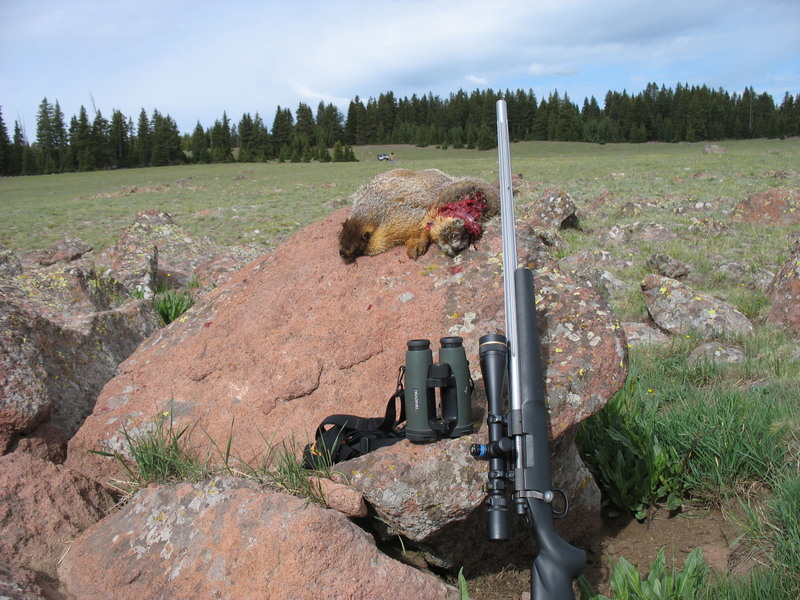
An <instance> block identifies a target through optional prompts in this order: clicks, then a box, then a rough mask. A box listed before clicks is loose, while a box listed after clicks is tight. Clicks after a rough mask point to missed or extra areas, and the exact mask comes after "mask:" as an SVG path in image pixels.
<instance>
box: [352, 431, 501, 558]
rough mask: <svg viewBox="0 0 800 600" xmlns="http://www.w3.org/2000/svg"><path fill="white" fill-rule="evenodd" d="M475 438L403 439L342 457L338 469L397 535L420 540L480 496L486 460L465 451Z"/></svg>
mask: <svg viewBox="0 0 800 600" xmlns="http://www.w3.org/2000/svg"><path fill="white" fill-rule="evenodd" d="M477 441H478V438H477V436H465V437H461V438H457V439H452V440H451V439H447V440H442V441H440V442H437V443H432V444H412V443H411V442H408V441H403V442H399V443H398V444H394V445H392V446H391V447H389V448H384V449H381V450H377V451H375V452H370V453H368V454H365V455H363V456H360V457H358V458H354V459H352V460H348V461H346V462H344V463H341V466H340V470H342V472H343V473H344V474H345V476H346V477H347V478H348V479H349V481H350V483H351V484H352V485H353V486H354V487H355V488H356V489H358V490H359V491H360V492H361V493H362V494H363V495H364V498H365V499H366V500H367V501H368V502H369V504H370V505H371V506H373V507H375V509H376V511H377V513H378V517H379V518H380V519H381V520H382V521H383V522H384V523H387V524H389V526H390V528H391V530H392V532H393V533H394V534H395V535H396V534H401V535H403V536H405V537H407V538H408V539H410V540H413V541H416V542H419V541H423V540H425V539H427V538H429V537H430V536H431V535H433V534H434V533H436V532H437V531H439V530H440V529H442V528H443V527H444V526H446V525H448V524H450V523H452V522H454V521H463V520H464V519H465V518H466V517H467V516H468V515H469V514H470V513H472V512H473V511H474V510H475V507H477V506H480V504H481V502H483V499H484V497H485V495H486V494H485V492H484V491H483V486H484V484H485V483H486V473H485V469H484V468H483V467H485V465H481V464H480V463H477V462H476V461H475V459H474V458H473V457H472V456H470V453H469V446H470V444H471V443H476V442H477ZM484 442H485V440H484ZM400 445H402V446H403V448H395V446H400Z"/></svg>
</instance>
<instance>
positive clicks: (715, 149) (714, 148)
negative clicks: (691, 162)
mask: <svg viewBox="0 0 800 600" xmlns="http://www.w3.org/2000/svg"><path fill="white" fill-rule="evenodd" d="M703 154H725V148H723V147H722V146H719V145H717V144H706V145H705V146H703Z"/></svg>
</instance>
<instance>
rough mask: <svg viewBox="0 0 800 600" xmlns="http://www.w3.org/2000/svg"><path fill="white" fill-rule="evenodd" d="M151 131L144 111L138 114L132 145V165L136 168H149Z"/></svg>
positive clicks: (151, 144)
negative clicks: (134, 138)
mask: <svg viewBox="0 0 800 600" xmlns="http://www.w3.org/2000/svg"><path fill="white" fill-rule="evenodd" d="M151 138H152V130H151V129H150V119H148V118H147V113H146V112H145V110H144V109H142V110H141V111H140V112H139V122H138V125H137V129H136V140H135V141H134V143H133V165H134V166H136V167H149V166H150V155H151V153H152V146H153V143H152V139H151Z"/></svg>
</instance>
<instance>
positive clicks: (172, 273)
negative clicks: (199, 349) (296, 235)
mask: <svg viewBox="0 0 800 600" xmlns="http://www.w3.org/2000/svg"><path fill="white" fill-rule="evenodd" d="M262 253H263V250H259V249H256V248H254V247H251V246H247V245H243V246H237V247H235V248H230V247H224V246H220V245H218V244H216V243H215V242H214V241H213V240H211V239H209V238H205V237H200V238H198V237H195V236H192V235H191V234H189V232H187V231H186V230H185V229H183V228H182V227H180V226H179V225H178V224H176V223H175V221H174V220H173V218H172V217H171V216H170V215H169V214H167V213H165V212H164V211H161V210H157V209H151V210H145V211H142V212H140V213H139V214H138V215H137V217H136V220H135V221H134V223H133V224H132V225H131V226H130V227H129V228H128V229H126V230H125V231H124V232H123V234H122V236H121V237H120V239H119V241H118V242H117V244H116V246H115V247H114V248H113V250H110V251H105V252H104V253H103V255H102V256H101V258H100V259H99V261H98V262H99V263H100V264H102V265H104V266H107V267H108V268H109V269H110V273H111V274H112V275H113V276H114V277H116V278H117V279H118V280H119V281H121V282H122V283H123V284H124V285H125V287H126V288H127V289H128V290H129V291H133V290H139V291H140V292H141V293H142V294H143V295H144V297H146V298H149V297H152V295H153V294H154V293H155V291H156V289H157V288H159V287H185V286H186V285H187V284H189V282H190V281H192V282H193V281H195V280H196V281H197V283H198V285H199V286H200V287H201V291H204V292H205V291H208V290H210V289H212V288H214V287H216V286H218V285H219V284H220V283H222V282H223V281H225V280H227V279H228V278H229V277H230V275H231V274H232V273H234V272H235V271H237V270H239V268H241V267H242V266H243V265H244V264H246V263H248V262H250V261H251V260H253V259H254V258H256V257H257V256H259V255H260V254H262Z"/></svg>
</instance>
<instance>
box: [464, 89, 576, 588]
mask: <svg viewBox="0 0 800 600" xmlns="http://www.w3.org/2000/svg"><path fill="white" fill-rule="evenodd" d="M497 141H498V155H499V163H500V206H501V226H502V235H503V291H504V295H505V319H506V335H505V336H503V335H497V334H490V335H485V336H483V337H481V339H480V364H481V373H482V375H483V381H484V384H485V387H486V397H487V403H488V416H487V425H488V429H489V443H488V444H473V446H472V447H471V452H472V454H473V456H475V457H477V458H486V459H488V460H489V477H488V484H487V492H488V494H487V505H488V508H489V510H488V536H489V539H490V540H507V539H508V505H507V498H506V484H507V483H510V484H513V493H512V502H513V505H514V509H515V512H516V513H517V514H520V515H524V516H525V517H526V518H527V520H528V522H529V523H530V525H531V528H532V530H533V535H534V537H535V539H536V543H537V545H538V548H539V553H538V555H537V556H536V558H535V559H534V561H533V563H532V564H531V598H532V600H564V599H569V600H574V598H575V596H574V594H573V592H572V580H573V579H575V578H576V577H578V576H579V575H580V574H581V573H582V572H583V568H584V565H585V564H586V553H585V552H584V551H583V550H581V549H579V548H576V547H574V546H572V545H570V544H569V543H567V542H566V541H564V540H563V539H562V538H561V537H560V536H559V535H558V533H557V532H556V530H555V527H554V526H553V519H554V517H559V516H563V515H564V514H565V513H566V511H567V510H568V507H569V503H568V500H567V496H566V494H565V493H564V492H563V491H561V490H554V489H553V487H552V480H551V473H550V450H549V445H548V439H549V429H548V423H547V407H546V405H545V392H544V380H543V377H542V367H541V354H540V347H539V334H538V331H537V327H536V306H535V300H534V286H533V273H532V272H531V270H530V269H527V268H518V267H517V249H516V231H515V224H514V197H513V194H512V189H511V159H510V148H509V143H508V122H507V116H506V103H505V100H499V101H498V102H497ZM506 376H508V382H507V383H508V397H509V407H510V410H509V411H508V412H506V410H505V408H504V403H503V393H504V390H505V388H506ZM556 496H560V497H561V499H562V500H563V509H561V510H560V511H558V512H557V513H554V511H553V506H552V501H553V499H554V497H556Z"/></svg>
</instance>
